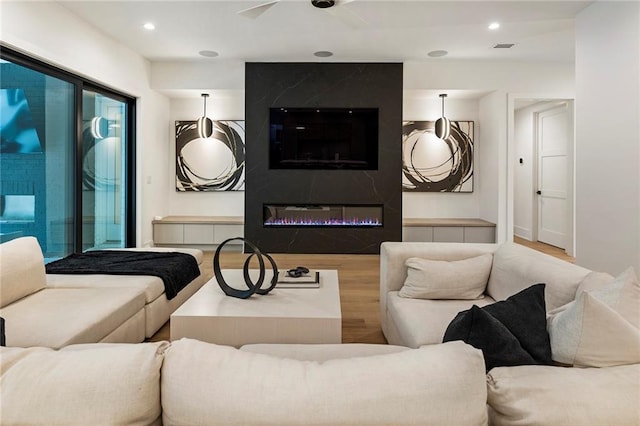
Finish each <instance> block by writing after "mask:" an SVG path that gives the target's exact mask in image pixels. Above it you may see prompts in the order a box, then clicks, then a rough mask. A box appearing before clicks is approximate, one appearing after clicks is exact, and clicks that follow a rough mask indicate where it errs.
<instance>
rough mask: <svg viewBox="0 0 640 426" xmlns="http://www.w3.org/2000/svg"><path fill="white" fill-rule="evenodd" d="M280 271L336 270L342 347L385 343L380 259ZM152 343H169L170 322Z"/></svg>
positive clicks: (303, 261) (312, 260)
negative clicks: (303, 269) (350, 344)
mask: <svg viewBox="0 0 640 426" xmlns="http://www.w3.org/2000/svg"><path fill="white" fill-rule="evenodd" d="M516 242H517V243H520V244H523V245H526V246H529V247H531V248H533V249H535V250H539V251H542V252H544V253H547V254H550V255H552V256H555V257H558V258H560V259H563V260H566V261H569V262H573V258H571V257H569V256H567V255H566V253H564V251H563V250H562V249H559V248H557V247H553V246H549V245H547V244H543V243H531V242H529V241H526V240H522V239H519V238H517V239H516ZM246 256H247V255H245V254H242V253H231V252H225V253H222V255H221V256H220V265H221V267H222V268H242V266H243V264H244V260H245V259H246ZM272 256H273V258H274V260H275V261H276V264H277V265H278V268H279V269H280V270H283V271H284V270H287V269H290V268H295V267H296V266H306V267H308V268H311V269H337V270H338V278H339V280H340V304H341V307H342V341H343V343H386V340H385V338H384V335H383V334H382V330H381V328H380V319H379V313H378V312H379V299H380V298H379V293H378V283H379V281H380V256H378V255H364V254H360V255H343V254H272ZM212 263H213V252H205V253H204V260H203V265H204V273H205V276H206V277H207V280H208V279H209V278H211V277H212V276H213V267H212ZM149 340H151V341H158V340H169V322H167V323H166V324H165V325H164V326H163V327H162V328H161V329H160V330H159V331H158V332H157V333H156V334H155V335H154V336H153V337H152V338H151V339H149Z"/></svg>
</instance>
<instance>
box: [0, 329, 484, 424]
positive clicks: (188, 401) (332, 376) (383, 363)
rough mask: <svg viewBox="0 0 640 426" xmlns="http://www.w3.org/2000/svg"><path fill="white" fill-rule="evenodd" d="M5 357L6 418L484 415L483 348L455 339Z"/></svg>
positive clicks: (176, 346)
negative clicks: (417, 344)
mask: <svg viewBox="0 0 640 426" xmlns="http://www.w3.org/2000/svg"><path fill="white" fill-rule="evenodd" d="M265 351H267V352H269V353H270V354H269V355H266V354H264V352H265ZM316 355H317V357H316ZM0 357H1V358H2V366H1V368H0V384H1V386H0V392H1V394H0V398H1V400H2V412H1V414H0V416H1V417H0V420H1V423H2V424H3V425H17V424H64V425H74V424H78V425H80V424H81V425H87V424H123V425H149V424H164V425H185V426H187V425H188V426H196V425H229V424H242V425H305V424H315V425H339V424H343V425H347V424H352V425H389V424H396V425H409V424H414V425H439V426H440V425H456V426H458V425H465V426H466V425H469V426H473V425H485V424H487V410H486V398H487V395H486V393H487V390H486V385H485V373H484V362H483V359H482V355H481V353H480V351H478V350H476V349H474V348H472V347H471V346H469V345H466V344H463V343H461V342H451V343H447V344H443V345H435V346H431V347H425V348H421V349H407V348H397V347H390V346H387V345H356V346H355V347H354V346H351V345H319V346H318V345H309V346H307V347H305V346H295V345H294V347H289V345H266V347H265V345H258V346H257V347H256V346H249V347H246V348H242V349H240V350H239V349H235V348H232V347H228V346H218V345H214V344H210V343H204V342H199V341H196V340H189V339H182V340H178V341H174V342H172V343H171V344H168V343H166V342H159V343H142V344H135V345H133V344H119V345H114V344H89V345H72V346H68V347H65V348H63V349H61V350H58V351H55V350H51V349H45V348H29V349H20V348H0ZM36 383H37V385H36ZM61 390H64V391H63V392H61Z"/></svg>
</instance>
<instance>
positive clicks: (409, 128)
mask: <svg viewBox="0 0 640 426" xmlns="http://www.w3.org/2000/svg"><path fill="white" fill-rule="evenodd" d="M402 190H403V191H405V192H473V121H451V135H450V136H449V137H448V138H447V139H446V140H442V139H440V138H438V137H437V136H436V135H435V121H404V122H403V123H402Z"/></svg>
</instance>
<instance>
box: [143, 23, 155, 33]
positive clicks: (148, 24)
mask: <svg viewBox="0 0 640 426" xmlns="http://www.w3.org/2000/svg"><path fill="white" fill-rule="evenodd" d="M143 28H144V29H145V30H149V31H152V30H155V29H156V26H155V25H153V22H147V23H146V24H144V25H143Z"/></svg>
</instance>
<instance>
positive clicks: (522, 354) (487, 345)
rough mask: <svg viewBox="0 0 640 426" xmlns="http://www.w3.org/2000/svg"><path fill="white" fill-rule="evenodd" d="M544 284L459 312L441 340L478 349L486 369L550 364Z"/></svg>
mask: <svg viewBox="0 0 640 426" xmlns="http://www.w3.org/2000/svg"><path fill="white" fill-rule="evenodd" d="M544 287H545V285H544V284H535V285H532V286H531V287H529V288H526V289H524V290H522V291H521V292H519V293H516V294H514V295H513V296H511V297H509V298H508V299H507V300H504V301H501V302H496V303H494V304H492V305H489V306H485V307H483V308H479V307H478V306H476V305H473V307H472V308H471V309H469V310H466V311H462V312H460V313H459V314H458V315H456V317H455V318H454V319H453V321H451V323H450V324H449V326H448V327H447V330H446V331H445V333H444V338H443V342H449V341H452V340H462V341H464V342H465V343H468V344H470V345H471V346H473V347H475V348H477V349H481V350H482V353H483V355H484V359H485V364H486V368H487V371H489V370H491V369H492V368H493V367H500V366H513V365H530V364H544V365H551V363H552V361H551V344H550V342H549V334H548V333H547V313H546V309H545V302H544Z"/></svg>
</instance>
